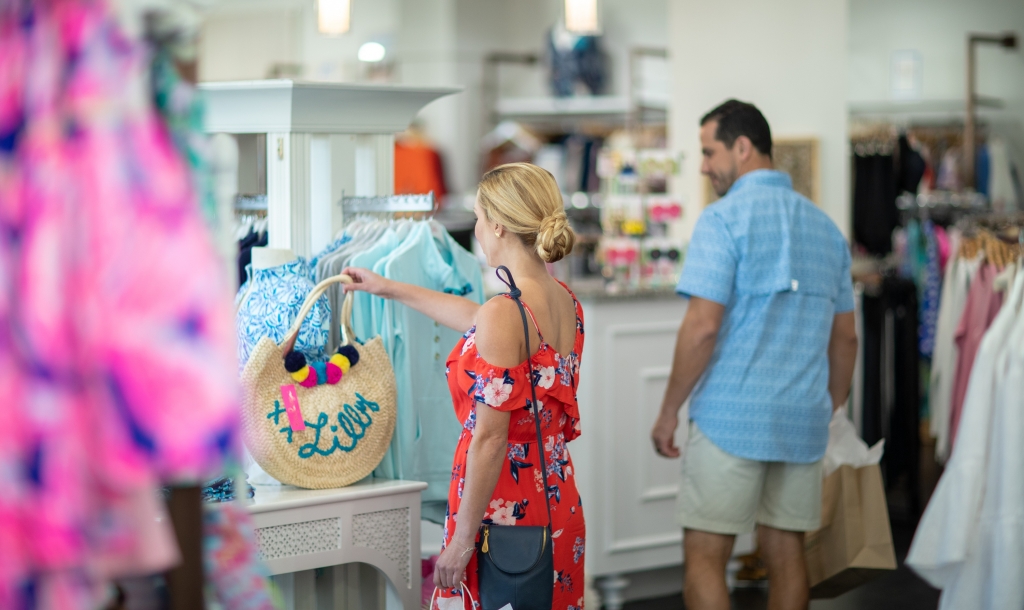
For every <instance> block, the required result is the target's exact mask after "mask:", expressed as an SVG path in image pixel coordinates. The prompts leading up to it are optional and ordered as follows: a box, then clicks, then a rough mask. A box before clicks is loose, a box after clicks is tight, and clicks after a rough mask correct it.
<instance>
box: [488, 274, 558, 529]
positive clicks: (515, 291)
mask: <svg viewBox="0 0 1024 610" xmlns="http://www.w3.org/2000/svg"><path fill="white" fill-rule="evenodd" d="M502 272H504V274H505V277H502V276H501V275H502ZM494 275H497V276H498V279H499V280H501V282H502V283H503V284H505V285H506V286H508V292H506V293H505V294H507V295H508V296H509V297H511V298H512V300H513V301H515V302H516V305H518V306H519V315H521V316H522V317H523V333H524V335H525V337H526V364H527V366H526V370H527V371H528V376H527V378H526V383H527V384H528V385H529V386H530V395H531V396H532V397H533V402H532V404H533V421H534V423H535V424H536V425H537V453H538V454H539V455H540V473H541V477H542V478H543V479H544V508H546V509H548V530H549V531H550V530H552V529H553V528H554V522H553V521H552V520H551V499H550V498H549V497H548V467H547V464H546V463H545V461H544V439H543V437H542V434H541V430H540V413H539V412H538V410H537V387H536V386H535V385H534V383H533V362H531V360H530V359H531V358H532V357H533V354H532V353H531V352H530V324H529V322H527V321H526V308H525V307H523V301H522V300H521V299H520V298H519V297H521V296H523V291H522V290H519V288H518V287H517V286H516V281H515V280H514V279H512V272H511V271H509V270H508V267H506V266H505V265H501V266H499V267H498V268H497V269H496V270H495V271H494ZM537 333H538V334H540V331H539V330H538V331H537Z"/></svg>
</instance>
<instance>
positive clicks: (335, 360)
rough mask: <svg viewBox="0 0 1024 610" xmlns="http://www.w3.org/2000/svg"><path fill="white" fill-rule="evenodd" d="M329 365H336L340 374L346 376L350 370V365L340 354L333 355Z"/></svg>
mask: <svg viewBox="0 0 1024 610" xmlns="http://www.w3.org/2000/svg"><path fill="white" fill-rule="evenodd" d="M331 363H332V364H334V365H336V366H337V367H338V368H339V369H341V372H343V373H345V374H348V370H349V369H350V368H352V363H351V362H349V361H348V358H346V357H345V356H342V355H341V354H334V355H333V356H331Z"/></svg>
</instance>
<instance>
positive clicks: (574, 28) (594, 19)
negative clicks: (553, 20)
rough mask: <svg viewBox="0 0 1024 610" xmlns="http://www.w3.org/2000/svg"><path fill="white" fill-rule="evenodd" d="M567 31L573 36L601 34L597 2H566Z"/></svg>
mask: <svg viewBox="0 0 1024 610" xmlns="http://www.w3.org/2000/svg"><path fill="white" fill-rule="evenodd" d="M565 29H566V30H568V31H569V32H572V33H573V34H580V35H587V36H595V35H597V34H600V33H601V23H600V20H599V19H598V16H597V0H565Z"/></svg>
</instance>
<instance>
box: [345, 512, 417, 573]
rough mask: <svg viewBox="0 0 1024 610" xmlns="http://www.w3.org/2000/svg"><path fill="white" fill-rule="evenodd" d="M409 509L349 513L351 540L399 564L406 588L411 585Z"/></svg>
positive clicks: (355, 544)
mask: <svg viewBox="0 0 1024 610" xmlns="http://www.w3.org/2000/svg"><path fill="white" fill-rule="evenodd" d="M409 528H410V523H409V509H408V508H393V509H391V510H379V511H374V512H372V513H363V514H359V515H354V516H353V517H352V544H353V546H362V547H366V548H368V549H373V550H375V551H380V552H381V554H383V555H384V556H385V557H387V558H388V559H390V560H391V561H394V562H395V563H396V564H398V566H399V571H400V572H401V574H402V577H403V578H404V579H405V586H406V588H411V587H412V548H411V547H410V544H409Z"/></svg>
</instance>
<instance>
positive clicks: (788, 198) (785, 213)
mask: <svg viewBox="0 0 1024 610" xmlns="http://www.w3.org/2000/svg"><path fill="white" fill-rule="evenodd" d="M676 290H677V292H678V293H679V294H681V295H683V296H685V297H691V296H694V297H699V298H702V299H707V300H710V301H714V302H716V303H719V304H721V305H724V306H725V308H726V309H725V316H724V318H723V320H722V326H721V329H720V330H719V333H718V340H717V343H716V345H715V351H714V353H713V355H712V357H711V361H710V363H709V364H708V368H707V370H706V372H705V374H704V376H703V378H702V379H701V381H700V382H699V383H698V385H697V387H696V388H695V389H694V392H693V394H692V397H691V401H690V418H691V419H692V420H693V421H694V422H696V424H697V426H698V427H699V428H700V429H701V431H702V432H703V433H704V435H705V436H707V437H708V438H709V439H711V441H712V442H713V443H715V445H717V446H718V447H720V448H721V449H722V450H723V451H726V452H727V453H730V454H732V455H735V456H738V457H742V458H746V459H750V460H758V461H769V462H799V463H810V462H814V461H817V460H819V459H821V457H822V456H823V455H824V453H825V445H826V444H827V443H828V423H829V420H830V418H831V413H832V404H831V402H832V401H831V399H830V397H829V394H828V376H829V367H828V355H827V350H828V343H829V338H830V336H831V331H832V321H833V318H834V316H835V315H836V314H837V313H843V312H848V311H852V310H853V308H854V300H853V285H852V282H851V278H850V250H849V246H848V245H847V243H846V239H845V238H844V237H843V235H842V233H841V232H840V231H839V229H838V228H837V227H836V226H835V224H834V223H833V222H832V220H831V219H830V218H829V217H828V216H827V215H826V214H825V213H824V212H822V211H821V210H820V209H818V208H817V207H816V206H815V205H814V204H813V203H812V202H811V201H809V200H808V199H807V198H806V197H803V196H802V195H800V194H799V193H797V192H796V191H794V190H793V185H792V182H791V180H790V178H789V176H788V175H787V174H784V173H782V172H777V171H772V170H757V171H753V172H750V173H747V174H744V175H743V176H741V177H740V178H739V179H738V180H737V181H736V182H735V184H733V186H732V188H731V189H729V192H728V193H727V194H726V195H725V197H723V198H722V199H721V200H720V201H718V202H716V203H714V204H713V205H711V206H710V207H708V208H707V209H706V210H704V213H703V214H701V217H700V219H699V220H698V221H697V226H696V228H695V230H694V234H693V239H692V241H691V242H690V247H689V250H688V252H687V255H686V263H685V265H684V267H683V273H682V277H681V278H680V280H679V286H678V287H677V289H676Z"/></svg>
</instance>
